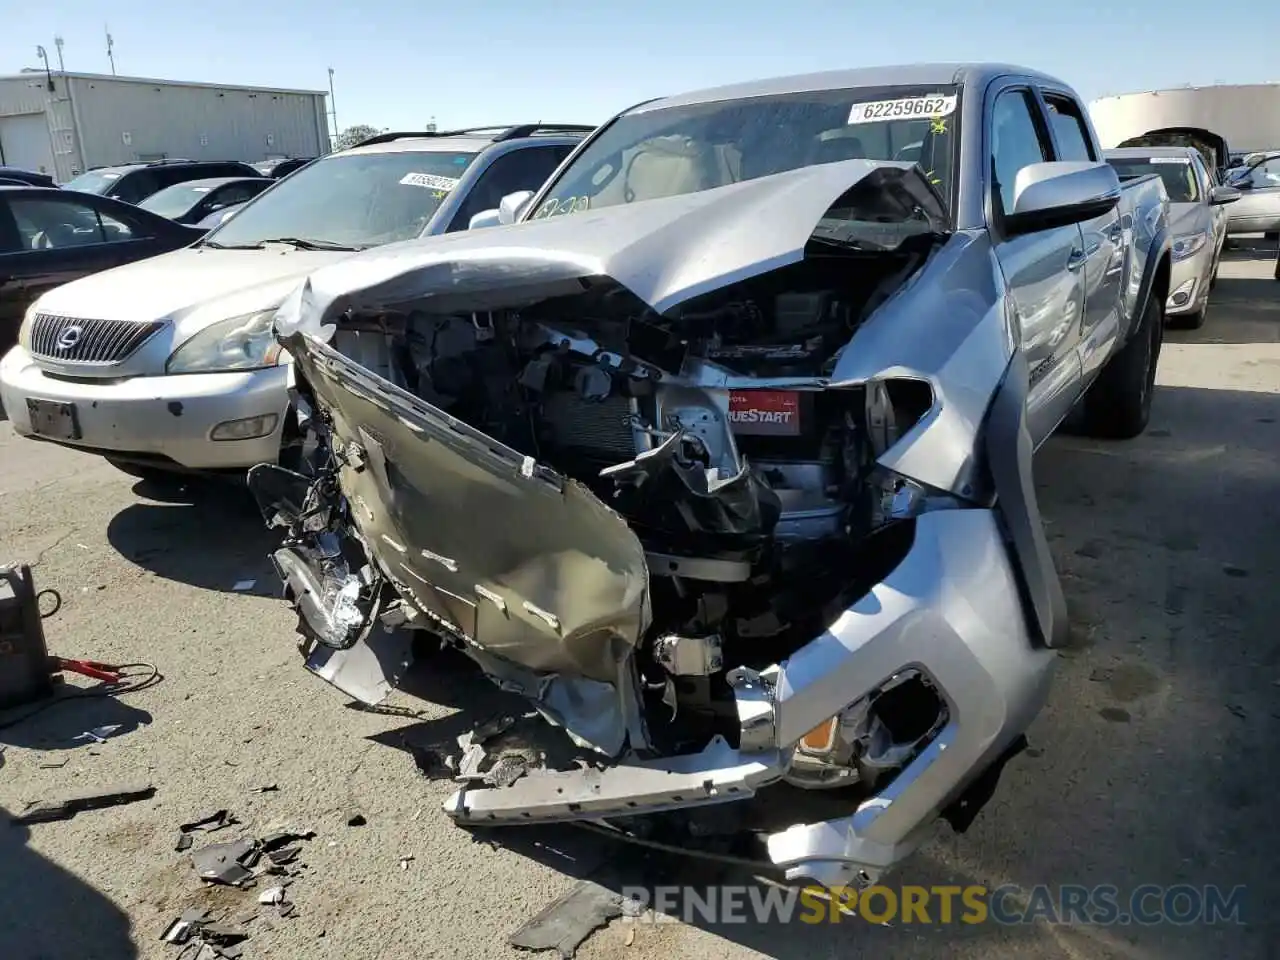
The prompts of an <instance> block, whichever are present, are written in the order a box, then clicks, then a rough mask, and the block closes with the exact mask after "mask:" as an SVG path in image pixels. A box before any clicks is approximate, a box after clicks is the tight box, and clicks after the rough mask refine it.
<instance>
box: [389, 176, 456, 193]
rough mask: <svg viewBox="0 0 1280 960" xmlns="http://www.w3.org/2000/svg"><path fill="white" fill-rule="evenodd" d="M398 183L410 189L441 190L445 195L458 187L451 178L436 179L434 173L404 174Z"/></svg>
mask: <svg viewBox="0 0 1280 960" xmlns="http://www.w3.org/2000/svg"><path fill="white" fill-rule="evenodd" d="M400 182H401V183H403V184H405V185H406V186H410V187H426V188H427V189H428V190H443V191H445V192H446V193H447V192H448V191H450V190H452V189H453V188H454V187H456V186H457V185H458V181H457V180H455V179H454V178H453V177H438V176H436V175H435V174H434V173H406V174H405V175H404V176H403V177H401V178H400Z"/></svg>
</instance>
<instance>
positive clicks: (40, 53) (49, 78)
mask: <svg viewBox="0 0 1280 960" xmlns="http://www.w3.org/2000/svg"><path fill="white" fill-rule="evenodd" d="M36 56H37V57H39V58H40V59H41V60H42V61H44V79H45V81H46V82H47V83H48V84H49V89H50V90H52V89H53V71H51V70H50V69H49V54H47V53H46V52H45V49H44V47H42V46H40V45H39V44H36Z"/></svg>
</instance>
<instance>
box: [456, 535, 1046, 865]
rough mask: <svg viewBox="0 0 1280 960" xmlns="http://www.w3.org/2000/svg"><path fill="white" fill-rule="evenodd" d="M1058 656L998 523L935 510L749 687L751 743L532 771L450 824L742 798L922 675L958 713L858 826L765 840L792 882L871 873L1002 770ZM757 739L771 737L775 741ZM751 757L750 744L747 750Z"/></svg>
mask: <svg viewBox="0 0 1280 960" xmlns="http://www.w3.org/2000/svg"><path fill="white" fill-rule="evenodd" d="M1053 665H1054V655H1053V653H1052V652H1051V651H1050V650H1047V649H1045V648H1043V647H1040V646H1037V645H1036V644H1035V643H1034V642H1033V640H1032V637H1031V634H1030V631H1029V629H1028V614H1027V612H1026V611H1024V608H1023V602H1022V599H1021V594H1020V592H1019V589H1018V584H1017V581H1016V578H1015V575H1014V573H1013V569H1012V567H1011V565H1010V559H1009V554H1008V551H1007V549H1006V547H1005V545H1004V541H1003V538H1002V537H1001V534H1000V530H999V528H998V526H997V522H996V517H995V515H994V514H993V513H992V512H990V511H986V510H950V511H939V512H935V513H926V514H924V515H923V516H921V517H920V518H919V519H918V520H917V521H916V534H915V542H914V544H913V546H912V548H911V550H910V552H909V553H908V555H907V556H906V558H905V559H904V560H903V562H902V563H901V564H900V565H899V566H898V567H897V569H895V570H894V572H893V573H892V574H890V575H889V576H888V577H887V578H886V579H885V580H884V581H883V582H882V583H880V584H879V585H877V586H876V587H875V588H874V589H873V590H872V591H871V592H870V593H869V594H867V595H866V596H865V597H863V598H862V599H861V600H859V601H858V602H857V603H855V604H854V605H853V606H851V607H850V608H849V609H848V610H846V611H845V612H844V613H843V614H842V615H841V616H840V617H839V618H838V619H837V620H836V621H835V622H834V623H832V624H831V626H830V627H829V628H828V630H827V631H826V632H825V633H824V634H822V635H821V636H819V637H817V638H816V639H815V640H813V641H812V642H810V643H809V644H807V645H806V646H804V647H803V648H801V649H800V650H799V651H797V652H796V654H795V655H793V656H792V657H791V658H790V659H788V660H786V661H784V662H783V663H781V664H780V665H778V667H777V668H774V669H773V670H771V671H766V672H765V675H766V676H769V677H770V684H769V688H768V690H767V695H766V696H765V697H764V699H763V700H758V699H754V698H755V697H758V696H759V694H760V693H761V691H759V690H758V689H757V690H753V691H747V692H746V693H745V694H744V693H743V691H742V690H739V695H740V698H739V714H740V716H741V717H742V718H743V721H744V728H746V727H747V726H748V724H749V725H750V726H749V732H748V734H747V735H746V736H744V738H743V744H744V746H743V747H740V748H738V749H734V748H731V747H729V746H728V745H727V744H725V743H724V742H723V741H719V740H717V741H713V742H712V743H711V744H710V745H709V746H708V747H707V748H706V749H705V750H704V751H703V752H701V753H699V754H695V755H690V756H683V757H672V758H666V759H664V760H661V761H653V762H646V763H634V762H633V763H623V764H619V765H617V766H614V767H611V768H609V769H606V770H577V771H571V772H567V773H540V774H531V775H528V776H526V777H524V778H523V779H521V780H518V781H516V782H515V783H513V784H512V785H510V786H508V787H502V788H485V789H469V788H464V789H463V790H460V791H458V792H457V793H455V794H454V795H453V796H452V797H450V798H449V800H448V801H446V803H445V811H446V812H447V813H448V814H449V815H450V816H451V817H453V818H454V819H455V820H458V821H461V822H468V823H485V824H502V823H530V822H538V821H540V822H551V821H563V820H576V819H584V820H587V819H598V818H602V817H608V816H616V815H628V816H634V815H637V814H644V813H653V812H658V811H661V810H670V809H679V808H688V807H695V806H702V805H709V804H714V803H725V802H729V801H734V800H741V799H746V798H748V797H750V796H752V795H753V794H754V793H755V792H756V790H757V789H759V788H760V787H762V786H765V785H767V784H769V783H771V782H773V781H775V780H778V779H780V778H781V777H782V776H783V775H784V774H785V773H786V771H787V768H788V766H789V764H790V757H791V751H792V747H793V746H794V745H795V743H796V742H797V741H798V740H799V739H800V738H801V737H802V736H804V734H805V733H806V732H808V731H809V730H811V729H813V728H814V727H816V726H818V725H819V724H820V723H822V722H823V721H825V720H827V719H828V718H830V717H831V716H832V715H834V714H836V713H838V712H839V711H841V710H842V709H843V708H845V707H846V706H848V705H850V704H852V703H854V702H855V701H857V700H859V699H860V698H862V697H863V696H864V695H865V694H867V693H869V692H870V691H872V690H873V689H875V688H876V687H878V686H879V685H880V684H881V683H883V682H884V681H885V680H886V679H888V678H889V677H891V676H893V675H895V674H897V673H899V672H901V671H902V670H903V669H904V668H915V669H919V670H922V671H923V672H924V673H926V674H927V675H928V676H929V677H930V678H931V680H932V681H933V683H934V684H935V685H936V688H937V690H938V692H939V694H940V695H941V696H942V698H943V699H944V700H945V702H946V704H947V708H948V722H947V724H946V725H945V726H944V727H943V729H942V730H941V732H940V733H939V734H938V736H937V737H936V738H935V739H934V740H933V741H932V742H931V743H930V744H929V746H927V747H926V748H925V749H924V750H923V751H922V752H921V753H920V755H919V756H917V757H916V759H915V760H914V761H912V762H911V763H910V764H909V765H908V766H907V767H906V768H905V769H904V770H903V771H902V772H901V773H900V774H899V775H898V776H897V777H896V778H895V779H894V780H893V781H892V782H891V783H890V784H889V785H888V786H887V787H886V788H885V789H883V790H882V791H881V792H880V793H878V794H876V795H874V796H871V797H869V798H868V799H866V800H865V801H863V802H862V803H861V804H860V805H859V806H858V807H857V809H856V810H854V811H853V812H852V813H851V814H850V815H849V816H848V817H844V818H840V819H837V820H831V821H826V822H823V823H813V824H801V825H797V826H794V827H791V828H790V829H788V830H785V831H783V832H781V833H777V834H774V835H772V836H771V837H769V839H768V849H769V855H770V858H771V859H772V860H773V862H774V863H775V864H777V865H778V866H780V867H783V868H784V869H785V870H786V872H787V875H788V877H790V878H792V879H799V878H812V879H814V880H817V881H818V882H820V883H824V884H827V885H828V886H833V887H834V886H841V885H848V884H853V883H854V882H855V880H856V878H857V877H858V875H859V873H865V874H867V875H868V876H871V877H874V876H876V875H878V874H879V873H880V872H881V871H883V870H884V869H886V868H888V867H891V866H892V865H894V864H896V863H897V862H898V861H900V860H901V859H903V858H904V857H906V856H907V855H908V854H910V853H911V852H912V851H913V850H914V849H915V847H916V846H917V845H918V844H919V843H920V842H921V840H922V839H923V838H924V835H925V832H926V830H927V829H928V828H929V827H931V825H932V823H933V821H934V820H935V819H936V818H937V817H938V816H939V815H940V814H941V813H942V811H943V810H944V809H945V808H946V807H947V806H948V805H949V804H950V803H951V802H952V801H953V800H955V799H956V798H957V797H958V796H959V795H960V794H961V793H962V792H963V791H964V789H965V788H966V786H968V785H969V784H970V783H971V782H972V781H973V780H974V779H975V778H976V777H977V776H978V775H979V774H981V773H983V772H984V771H985V770H987V769H988V768H989V767H990V766H991V765H992V764H993V763H994V762H996V761H997V760H998V759H999V758H1000V757H1001V755H1002V754H1003V753H1004V751H1005V750H1006V749H1007V748H1008V747H1009V746H1010V745H1011V744H1012V743H1013V742H1014V741H1015V740H1017V738H1018V737H1019V735H1021V734H1022V733H1023V732H1024V731H1025V730H1026V728H1027V726H1028V725H1029V724H1030V722H1031V720H1032V719H1033V718H1034V717H1035V715H1036V713H1037V712H1038V711H1039V710H1040V708H1041V706H1042V705H1043V703H1044V700H1045V698H1046V696H1047V693H1048V688H1049V682H1050V679H1051V676H1052V671H1053ZM770 730H771V733H770V734H769V735H768V736H765V737H762V736H761V732H762V731H770ZM751 747H755V749H750V748H751Z"/></svg>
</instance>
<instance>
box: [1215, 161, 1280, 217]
mask: <svg viewBox="0 0 1280 960" xmlns="http://www.w3.org/2000/svg"><path fill="white" fill-rule="evenodd" d="M1227 183H1228V184H1229V185H1230V186H1233V187H1235V188H1236V189H1237V190H1240V191H1242V193H1241V197H1240V202H1239V203H1237V204H1236V205H1235V206H1234V207H1232V208H1231V218H1230V220H1229V221H1228V222H1227V233H1229V234H1231V235H1233V236H1234V235H1235V234H1240V233H1266V234H1274V233H1280V153H1274V152H1268V153H1253V154H1250V155H1249V156H1247V157H1245V158H1244V165H1243V166H1241V167H1236V168H1235V169H1233V170H1232V171H1231V173H1230V175H1229V176H1228V178H1227Z"/></svg>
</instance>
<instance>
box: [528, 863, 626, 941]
mask: <svg viewBox="0 0 1280 960" xmlns="http://www.w3.org/2000/svg"><path fill="white" fill-rule="evenodd" d="M622 906H623V904H622V894H620V893H616V892H614V891H613V890H610V889H609V888H608V887H604V886H601V885H600V884H598V883H596V882H594V881H592V880H580V881H578V883H577V884H575V885H574V887H573V888H572V889H571V890H569V892H568V893H566V894H565V895H564V896H562V897H560V898H559V899H558V900H555V901H553V902H551V903H550V904H548V905H547V906H546V908H544V909H543V910H542V912H541V913H539V914H538V915H537V916H536V917H534V918H533V919H532V920H530V921H529V922H528V923H526V924H525V925H524V926H522V927H521V928H520V929H519V930H517V931H516V932H515V933H513V934H511V936H510V937H509V938H508V940H507V942H508V943H510V944H511V946H513V947H516V948H517V949H520V950H555V951H558V952H559V954H560V956H561V957H563V958H564V960H570V958H572V957H573V955H574V954H575V953H576V952H577V949H578V947H579V946H581V945H582V942H583V941H584V940H586V939H587V937H589V936H591V934H593V933H594V932H595V931H597V930H599V929H600V928H601V927H603V926H605V925H607V924H608V923H609V921H611V920H613V919H614V918H615V917H620V916H622Z"/></svg>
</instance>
